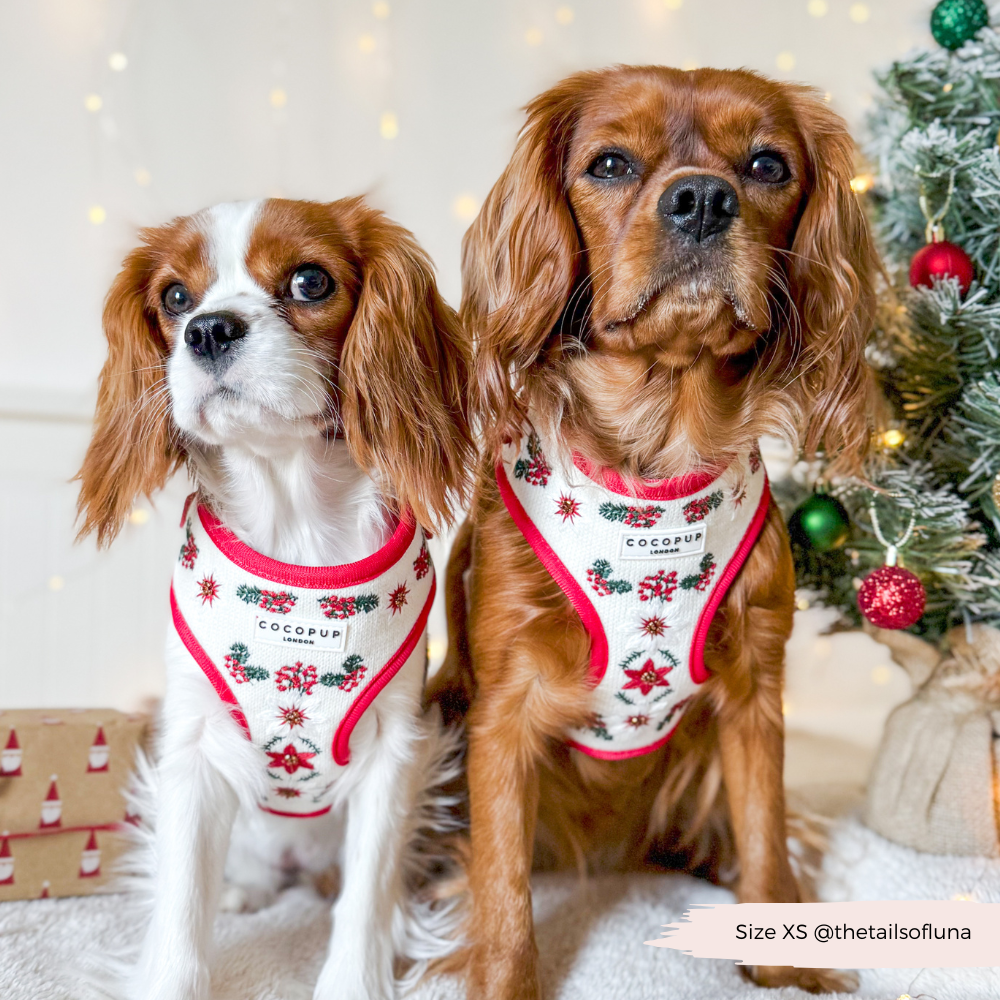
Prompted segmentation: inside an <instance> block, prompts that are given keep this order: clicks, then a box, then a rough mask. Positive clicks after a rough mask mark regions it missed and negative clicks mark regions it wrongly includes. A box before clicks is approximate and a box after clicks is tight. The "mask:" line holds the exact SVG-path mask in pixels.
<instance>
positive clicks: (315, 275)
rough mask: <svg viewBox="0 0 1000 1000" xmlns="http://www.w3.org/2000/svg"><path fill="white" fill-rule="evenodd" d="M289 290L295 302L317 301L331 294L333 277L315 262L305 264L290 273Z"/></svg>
mask: <svg viewBox="0 0 1000 1000" xmlns="http://www.w3.org/2000/svg"><path fill="white" fill-rule="evenodd" d="M289 290H290V291H291V295H292V298H293V299H295V301H296V302H319V301H320V299H325V298H328V297H329V296H330V295H331V294H332V292H333V278H331V277H330V275H328V274H327V273H326V271H324V270H323V268H321V267H318V266H317V265H316V264H307V265H306V266H305V267H300V268H299V269H298V270H297V271H296V272H295V273H294V274H293V275H292V280H291V285H290V289H289Z"/></svg>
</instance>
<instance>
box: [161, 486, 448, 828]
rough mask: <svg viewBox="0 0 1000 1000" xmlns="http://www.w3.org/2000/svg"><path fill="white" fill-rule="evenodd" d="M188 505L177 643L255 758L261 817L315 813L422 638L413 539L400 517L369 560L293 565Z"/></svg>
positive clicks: (411, 526) (174, 605)
mask: <svg viewBox="0 0 1000 1000" xmlns="http://www.w3.org/2000/svg"><path fill="white" fill-rule="evenodd" d="M187 508H192V505H191V503H190V498H189V502H188V504H187ZM187 508H186V509H185V516H184V518H183V526H184V532H185V540H184V544H183V546H182V547H181V550H180V555H179V556H178V559H177V565H176V567H175V568H174V579H173V584H172V586H171V589H170V605H171V610H172V611H173V620H174V626H175V627H176V629H177V634H178V636H180V639H181V642H183V643H184V646H185V647H186V648H187V650H188V652H189V653H190V654H191V656H192V657H193V658H194V660H195V661H196V662H197V664H198V666H200V667H201V669H202V670H203V671H204V672H205V676H206V677H208V679H209V680H210V681H211V682H212V686H213V687H214V688H215V690H216V691H217V692H218V694H219V697H220V698H221V699H222V700H223V701H225V702H228V703H229V704H230V705H232V706H233V708H232V714H233V717H234V718H235V719H236V721H237V722H238V723H239V725H240V726H241V727H242V728H243V731H244V733H245V734H246V736H247V738H248V739H249V740H250V741H251V742H252V743H253V744H254V746H256V747H257V748H258V749H259V750H260V754H261V758H262V766H263V767H264V768H265V769H266V771H267V777H268V792H267V795H266V797H265V799H264V800H263V801H262V802H261V808H263V809H265V810H267V811H268V812H273V813H277V814H278V815H282V816H318V815H321V814H322V813H325V812H327V811H328V810H329V809H330V807H331V804H332V803H331V800H330V795H331V789H332V788H333V785H334V783H335V782H334V779H335V777H336V770H337V766H338V765H340V766H343V765H345V764H347V763H348V761H349V760H350V738H351V731H352V730H353V729H354V727H355V725H356V724H357V722H358V719H360V718H361V715H362V714H363V713H364V711H365V709H366V708H368V706H369V705H370V704H371V703H372V702H373V701H374V700H375V698H376V696H377V695H378V693H379V692H380V691H381V690H382V688H384V687H385V685H386V684H388V683H389V681H390V680H391V679H392V678H393V676H394V675H395V674H396V672H397V671H398V670H399V669H400V667H402V666H403V664H404V663H405V662H406V660H407V658H408V657H409V655H410V654H411V653H412V652H413V650H414V649H415V648H416V646H417V643H418V642H420V641H421V640H422V639H423V637H424V629H425V627H426V625H427V616H428V614H429V613H430V609H431V602H432V601H433V599H434V587H435V581H434V566H433V565H432V563H431V558H430V553H429V552H428V551H427V542H426V539H425V538H424V534H423V531H421V530H420V529H419V528H418V527H417V525H416V523H415V522H414V520H413V519H412V517H406V518H403V519H401V520H400V521H399V523H398V525H397V527H396V529H395V531H394V533H393V535H392V537H391V538H390V539H389V541H388V542H387V543H386V544H385V546H383V547H382V548H381V549H380V550H379V551H378V552H376V553H375V554H374V555H371V556H369V557H368V558H367V559H362V560H361V561H360V562H355V563H348V564H346V565H343V566H292V565H289V564H287V563H282V562H278V561H277V560H274V559H269V558H267V557H266V556H262V555H260V554H259V553H257V552H255V551H254V550H253V549H251V548H250V547H249V546H247V545H245V544H244V543H243V542H241V541H240V540H239V539H238V538H237V537H236V536H235V535H234V534H233V533H232V532H231V531H229V530H228V529H227V528H225V527H223V525H222V524H221V523H220V522H219V521H218V519H217V518H216V517H215V516H214V515H213V514H212V512H211V511H210V510H208V509H207V508H206V507H205V506H203V505H200V504H198V505H194V506H193V509H187Z"/></svg>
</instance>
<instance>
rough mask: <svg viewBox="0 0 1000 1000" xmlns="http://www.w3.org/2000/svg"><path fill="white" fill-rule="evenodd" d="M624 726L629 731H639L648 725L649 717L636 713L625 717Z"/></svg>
mask: <svg viewBox="0 0 1000 1000" xmlns="http://www.w3.org/2000/svg"><path fill="white" fill-rule="evenodd" d="M625 725H626V726H628V727H629V729H641V728H642V727H643V726H648V725H649V716H648V715H645V714H643V713H642V712H636V713H635V714H634V715H626V716H625Z"/></svg>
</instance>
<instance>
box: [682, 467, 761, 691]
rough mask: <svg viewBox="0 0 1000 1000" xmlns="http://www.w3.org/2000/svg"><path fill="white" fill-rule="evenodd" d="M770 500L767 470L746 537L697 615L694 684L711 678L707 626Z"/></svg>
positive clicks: (691, 665)
mask: <svg viewBox="0 0 1000 1000" xmlns="http://www.w3.org/2000/svg"><path fill="white" fill-rule="evenodd" d="M770 500H771V484H770V482H769V481H768V478H767V473H764V489H763V490H762V491H761V494H760V503H759V504H758V505H757V510H756V512H755V513H754V516H753V520H752V521H751V522H750V526H749V527H748V528H747V530H746V533H745V534H744V535H743V540H742V541H741V542H740V544H739V546H738V547H737V549H736V551H735V552H734V553H733V558H732V559H730V560H729V564H728V565H727V566H726V568H725V569H724V570H723V571H722V575H721V576H720V577H719V580H718V583H716V585H715V588H714V589H713V590H712V593H711V595H710V596H709V598H708V603H706V605H705V607H703V608H702V609H701V617H700V618H699V619H698V625H697V627H696V628H695V630H694V638H693V639H692V640H691V654H690V660H689V663H688V668H689V669H690V671H691V680H693V681H694V682H695V684H703V683H704V682H705V681H706V680H708V678H709V672H708V670H707V669H706V668H705V640H706V639H707V638H708V630H709V628H711V625H712V619H713V618H714V617H715V612H716V611H717V610H718V608H719V605H720V604H721V603H722V599H723V598H724V597H725V596H726V591H728V590H729V586H730V584H731V583H732V582H733V580H735V579H736V574H737V573H739V571H740V570H741V569H742V568H743V564H744V563H745V562H746V559H747V556H748V555H749V554H750V550H751V549H752V548H753V547H754V543H755V542H756V541H757V536H758V535H759V534H760V532H761V529H762V528H763V527H764V519H765V518H766V517H767V508H768V504H769V503H770Z"/></svg>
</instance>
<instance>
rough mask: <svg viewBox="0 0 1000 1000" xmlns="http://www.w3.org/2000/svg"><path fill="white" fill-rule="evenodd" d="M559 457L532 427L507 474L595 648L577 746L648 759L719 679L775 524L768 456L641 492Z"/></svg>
mask: <svg viewBox="0 0 1000 1000" xmlns="http://www.w3.org/2000/svg"><path fill="white" fill-rule="evenodd" d="M561 454H562V453H561V452H560V450H559V449H558V448H556V447H552V446H550V445H549V443H548V440H547V437H546V435H545V434H544V433H542V432H540V431H539V430H538V428H537V427H533V428H530V429H528V430H527V433H526V434H525V435H524V437H523V438H522V439H521V440H520V441H518V442H515V443H512V444H510V445H509V446H508V447H507V449H506V450H505V453H504V456H503V460H502V462H501V463H500V464H499V465H498V466H497V470H496V475H497V485H498V487H499V490H500V494H501V496H502V498H503V501H504V504H505V505H506V507H507V509H508V511H509V512H510V514H511V517H512V518H513V520H514V522H515V523H516V524H517V526H518V528H519V529H520V531H521V533H522V534H523V535H524V537H525V539H526V540H527V542H528V543H529V544H530V545H531V547H532V549H533V550H534V552H535V554H536V555H537V556H538V558H539V560H540V561H541V562H542V564H543V565H544V566H545V568H546V570H547V571H548V572H549V574H550V575H551V576H552V578H553V579H554V580H555V581H556V583H558V585H559V587H560V588H561V589H562V591H563V592H564V593H565V594H566V596H567V597H568V598H569V600H570V602H571V603H572V605H573V607H574V609H575V610H576V612H577V614H578V615H579V616H580V619H581V622H582V624H583V626H584V627H585V628H586V630H587V632H588V634H589V637H590V647H591V660H590V674H591V681H592V683H593V692H592V695H591V703H590V714H589V718H588V720H587V721H586V723H584V724H582V725H580V726H579V727H574V728H571V729H570V730H569V731H568V732H567V734H566V735H567V741H568V742H569V744H570V745H571V746H573V747H575V748H576V749H578V750H581V751H583V752H584V753H587V754H590V755H591V756H595V757H601V758H605V759H617V758H625V757H631V756H636V755H638V754H642V753H648V752H649V751H651V750H653V749H655V748H656V747H658V746H662V744H663V743H664V742H665V741H666V740H667V739H669V737H670V735H671V734H672V733H673V731H674V729H675V728H676V726H677V724H678V723H679V722H680V719H681V717H682V715H683V713H684V709H685V707H686V706H687V705H688V704H689V703H690V701H691V698H692V697H693V695H694V693H695V692H696V691H697V689H698V686H699V685H700V684H702V683H703V682H704V681H705V680H706V679H707V677H708V674H707V671H706V669H705V664H704V645H705V639H706V636H707V634H708V629H709V626H710V625H711V622H712V617H713V615H714V613H715V610H716V609H717V608H718V606H719V604H720V603H721V601H722V599H723V598H724V596H725V594H726V591H727V589H728V587H729V585H730V583H731V582H732V580H733V578H734V577H735V576H736V574H737V573H738V572H739V569H740V567H741V566H742V564H743V562H744V561H745V559H746V557H747V555H748V554H749V552H750V550H751V548H752V547H753V544H754V542H755V541H756V539H757V536H758V534H759V533H760V530H761V528H762V527H763V523H764V519H765V516H766V514H767V507H768V503H769V501H770V492H769V489H768V484H767V474H766V471H765V470H764V467H763V463H762V461H761V457H760V452H759V450H758V449H757V448H756V446H755V447H754V448H752V449H748V451H747V452H746V453H745V454H743V455H740V456H735V457H734V458H733V459H732V461H731V462H730V463H729V464H728V465H727V466H726V467H725V468H722V469H697V470H694V471H693V472H691V473H689V474H688V475H685V476H682V477H678V478H677V479H671V480H662V481H658V482H646V481H641V482H634V483H626V482H624V481H623V480H622V479H621V477H620V476H618V475H617V474H615V473H613V472H611V471H610V470H599V469H594V468H592V467H591V465H590V463H588V462H587V461H586V460H585V459H584V458H583V457H581V456H577V455H574V456H572V461H571V463H570V464H568V465H566V464H564V463H563V461H562V460H557V456H560V455H561ZM568 461H569V460H568V459H567V462H568Z"/></svg>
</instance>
